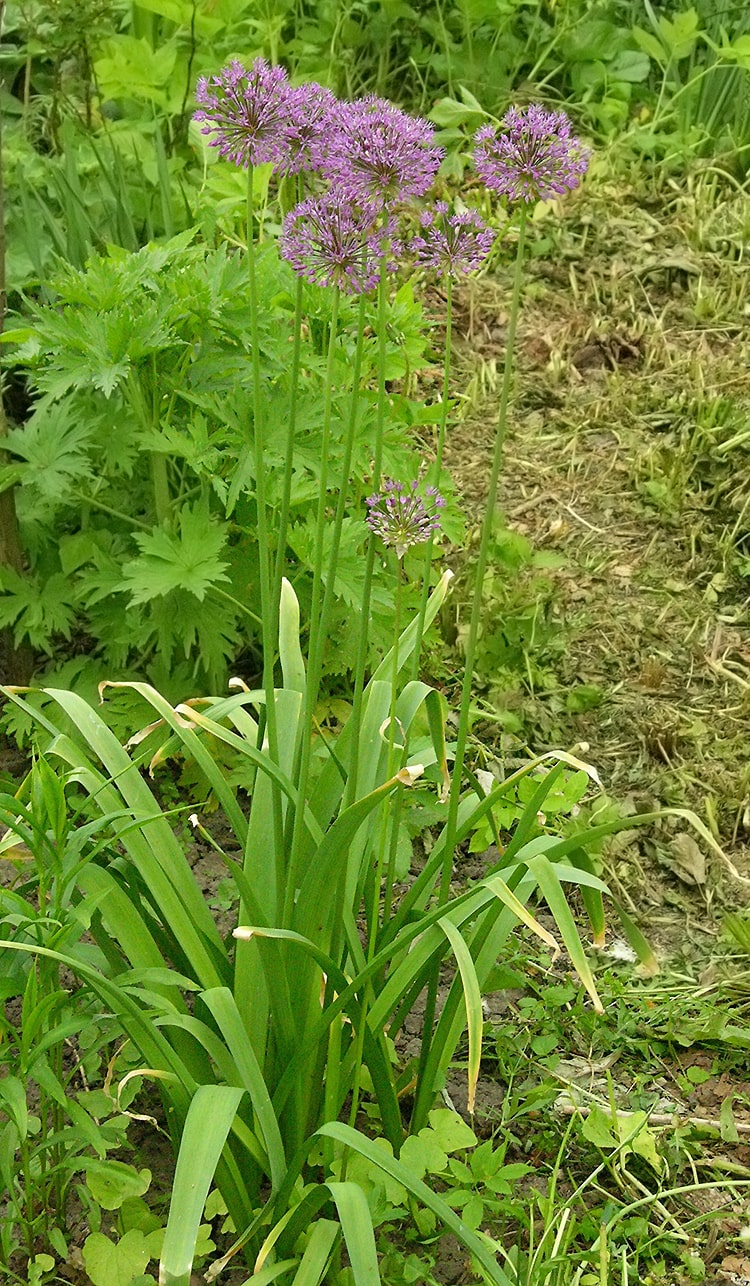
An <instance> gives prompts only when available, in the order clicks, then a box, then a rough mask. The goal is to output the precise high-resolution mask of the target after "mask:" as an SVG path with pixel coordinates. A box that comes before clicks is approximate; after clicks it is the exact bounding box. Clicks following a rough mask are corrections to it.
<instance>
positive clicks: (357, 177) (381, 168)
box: [318, 95, 444, 207]
mask: <svg viewBox="0 0 750 1286" xmlns="http://www.w3.org/2000/svg"><path fill="white" fill-rule="evenodd" d="M334 126H335V128H333V129H332V130H331V132H330V134H329V136H328V137H327V138H325V139H323V140H321V142H322V145H321V147H320V148H319V152H318V165H319V169H320V172H321V174H322V175H323V176H324V177H325V178H327V179H330V181H331V183H333V184H335V185H336V187H337V188H338V189H339V190H340V191H341V193H342V194H343V195H346V196H347V197H348V198H349V199H350V200H353V201H366V202H370V203H376V204H377V205H379V206H380V207H383V206H388V205H393V204H395V203H397V202H401V201H405V200H409V199H410V198H411V197H419V196H423V195H424V193H425V192H426V191H427V190H428V188H430V187H431V186H432V183H433V181H434V178H435V175H436V174H437V171H438V169H439V166H440V162H441V160H442V158H443V154H444V153H443V149H442V148H439V147H436V146H435V144H434V138H435V131H434V130H433V128H432V126H431V125H430V124H429V123H428V122H427V121H425V120H422V119H420V118H419V117H415V116H409V115H407V113H406V112H402V111H401V110H400V109H399V108H398V107H394V105H393V103H389V102H388V101H387V99H385V98H376V97H375V96H374V95H369V96H368V97H366V98H362V99H360V100H359V101H358V102H355V103H341V104H340V105H339V107H338V110H337V112H336V114H335V118H334Z"/></svg>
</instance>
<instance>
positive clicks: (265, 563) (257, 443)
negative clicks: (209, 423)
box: [247, 165, 284, 865]
mask: <svg viewBox="0 0 750 1286" xmlns="http://www.w3.org/2000/svg"><path fill="white" fill-rule="evenodd" d="M253 173H254V167H253V166H252V165H250V166H248V171H247V269H248V286H249V294H250V343H251V348H252V352H251V362H252V373H253V436H254V463H255V501H256V507H257V511H258V514H257V524H258V564H259V569H260V614H261V618H262V625H261V638H262V643H263V691H264V693H265V697H266V709H265V715H266V720H265V723H266V731H267V734H268V751H269V754H270V756H271V759H272V760H273V762H274V763H278V761H279V746H278V729H277V725H276V701H275V687H274V678H273V672H274V660H275V655H276V653H275V635H274V621H275V620H276V618H277V612H278V608H277V609H276V611H274V608H273V604H272V602H271V584H270V575H269V567H270V559H269V548H268V517H267V513H266V463H265V445H264V410H265V408H264V406H263V390H262V388H261V377H260V327H259V324H258V285H257V281H256V276H255V242H254V238H253ZM273 818H274V837H275V844H276V861H277V864H279V865H281V864H282V863H283V839H284V836H283V825H282V811H281V794H280V792H279V788H278V786H277V785H276V784H275V783H274V787H273Z"/></svg>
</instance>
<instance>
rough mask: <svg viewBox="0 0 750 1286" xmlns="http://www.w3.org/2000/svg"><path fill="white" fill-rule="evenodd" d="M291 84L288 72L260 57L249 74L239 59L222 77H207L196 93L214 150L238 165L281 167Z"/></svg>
mask: <svg viewBox="0 0 750 1286" xmlns="http://www.w3.org/2000/svg"><path fill="white" fill-rule="evenodd" d="M289 94H290V86H289V81H288V79H287V74H286V72H285V71H284V69H283V67H271V66H270V64H269V63H267V62H266V61H265V59H263V58H256V59H255V62H254V63H253V65H252V67H250V68H249V69H248V68H247V67H245V66H243V64H242V63H241V62H239V61H238V60H237V59H235V60H234V61H233V62H231V63H229V65H228V66H227V67H224V68H223V69H222V70H221V71H220V72H219V74H218V76H211V77H208V76H201V77H200V79H199V81H198V85H197V88H196V91H195V97H196V100H197V102H198V104H199V110H198V111H197V112H196V113H195V120H197V121H203V122H204V123H203V125H202V127H201V132H202V133H203V134H209V135H212V137H211V138H210V139H209V142H210V144H211V147H216V148H218V150H219V152H220V154H221V155H222V156H223V157H225V158H226V159H227V160H228V161H234V164H235V165H241V166H249V165H258V164H260V163H261V162H263V161H273V162H274V163H276V164H278V163H279V162H280V161H281V160H282V158H283V156H284V152H285V139H284V129H285V127H286V126H287V125H288V121H289V113H288V106H287V104H288V99H289Z"/></svg>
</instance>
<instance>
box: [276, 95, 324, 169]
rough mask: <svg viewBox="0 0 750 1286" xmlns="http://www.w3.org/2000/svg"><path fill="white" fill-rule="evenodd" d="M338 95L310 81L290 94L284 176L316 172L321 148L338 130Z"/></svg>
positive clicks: (282, 161) (283, 166)
mask: <svg viewBox="0 0 750 1286" xmlns="http://www.w3.org/2000/svg"><path fill="white" fill-rule="evenodd" d="M337 105H338V100H337V98H336V95H335V94H333V93H332V92H331V90H330V89H324V88H323V86H322V85H318V84H316V82H315V81H310V82H307V83H305V84H304V85H298V86H297V88H296V89H291V90H290V91H289V97H288V99H287V122H286V125H285V126H284V128H283V131H282V137H283V151H282V155H281V158H280V161H279V164H278V169H279V172H280V173H281V174H301V173H302V172H303V171H304V170H313V169H315V166H316V163H317V157H318V156H319V155H320V151H321V148H324V147H325V145H326V141H327V140H328V139H329V138H330V135H331V131H332V130H333V129H335V111H336V107H337Z"/></svg>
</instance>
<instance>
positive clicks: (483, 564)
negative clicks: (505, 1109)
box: [440, 205, 527, 902]
mask: <svg viewBox="0 0 750 1286" xmlns="http://www.w3.org/2000/svg"><path fill="white" fill-rule="evenodd" d="M526 219H527V211H526V206H525V205H522V206H521V212H520V216H519V223H518V243H517V246H516V263H515V269H514V272H513V293H512V295H511V302H510V316H509V318H508V337H507V340H506V345H505V366H504V369H503V384H502V389H501V392H500V408H499V411H498V417H497V432H496V434H495V449H494V452H493V455H492V467H491V469H490V480H489V486H488V488H487V507H486V509H485V514H484V520H483V522H482V533H481V538H480V542H479V553H478V555H477V565H476V570H475V574H474V595H473V599H472V604H471V619H470V622H469V637H468V639H467V642H466V663H465V668H464V677H463V684H462V687H461V709H460V714H459V721H458V736H457V739H456V756H455V760H454V764H453V778H452V781H451V791H450V797H449V801H448V818H447V821H446V828H445V830H446V833H445V857H444V859H443V869H442V873H441V879H440V901H441V902H444V901H445V899H446V898H447V896H448V893H449V890H450V878H451V870H452V866H453V852H454V849H455V846H456V825H457V820H458V805H459V802H460V799H461V777H462V775H463V767H464V760H465V758H466V743H467V740H468V735H469V715H470V708H471V694H472V683H473V679H474V664H475V661H476V655H477V643H478V640H479V629H480V626H481V623H482V606H483V590H484V578H485V575H486V573H487V561H488V558H489V550H490V542H491V540H492V530H493V527H494V525H495V506H496V504H497V493H498V487H499V481H500V469H501V466H502V462H503V451H504V448H505V436H506V430H507V424H508V403H509V401H510V392H511V388H512V384H513V365H514V357H515V347H516V330H517V327H518V314H519V310H520V303H521V282H522V279H523V257H524V248H525V244H526Z"/></svg>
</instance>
